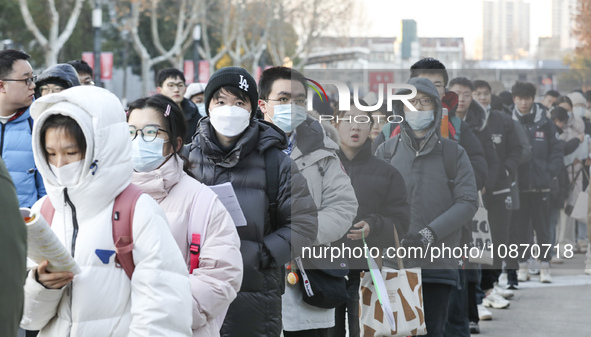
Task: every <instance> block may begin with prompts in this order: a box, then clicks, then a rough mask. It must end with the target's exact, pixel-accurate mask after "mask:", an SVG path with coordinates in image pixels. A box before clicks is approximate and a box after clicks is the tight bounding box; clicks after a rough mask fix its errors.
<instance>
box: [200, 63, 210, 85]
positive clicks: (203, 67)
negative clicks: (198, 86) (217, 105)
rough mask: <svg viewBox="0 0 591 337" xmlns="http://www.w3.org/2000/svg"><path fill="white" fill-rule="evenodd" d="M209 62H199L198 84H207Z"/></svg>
mask: <svg viewBox="0 0 591 337" xmlns="http://www.w3.org/2000/svg"><path fill="white" fill-rule="evenodd" d="M209 76H210V75H209V61H199V82H201V83H207V82H209Z"/></svg>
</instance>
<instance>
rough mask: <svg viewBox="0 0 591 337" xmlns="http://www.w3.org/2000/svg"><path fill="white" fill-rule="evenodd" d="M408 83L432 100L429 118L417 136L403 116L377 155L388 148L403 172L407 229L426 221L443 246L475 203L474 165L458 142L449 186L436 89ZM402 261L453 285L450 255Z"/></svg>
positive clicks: (456, 239) (456, 237) (452, 240)
mask: <svg viewBox="0 0 591 337" xmlns="http://www.w3.org/2000/svg"><path fill="white" fill-rule="evenodd" d="M408 84H411V85H414V86H415V87H416V89H417V91H420V92H422V93H425V94H426V95H428V96H430V97H431V98H432V99H433V100H434V101H435V103H436V107H435V110H434V114H435V116H434V122H433V123H432V124H431V127H430V128H429V130H428V132H427V134H426V135H425V136H424V137H423V138H422V139H421V140H417V139H416V137H415V135H414V131H413V130H412V129H411V128H410V126H409V125H408V122H406V121H404V122H402V123H401V129H402V130H401V133H400V134H399V135H397V136H395V137H393V138H390V139H389V140H387V141H386V142H385V143H383V144H382V145H380V146H379V147H378V149H377V152H376V157H378V158H381V159H386V153H393V154H394V155H393V156H392V158H389V162H390V163H391V164H392V165H393V166H394V167H395V168H396V169H397V170H398V171H399V172H400V174H402V176H403V177H404V181H405V184H406V191H407V193H408V203H409V204H410V227H409V230H408V233H409V234H416V233H418V232H419V231H420V230H422V229H424V228H426V227H428V228H429V229H430V230H431V231H432V232H433V233H434V235H435V238H436V241H435V242H434V243H433V244H432V246H439V247H441V246H442V244H445V246H446V247H457V246H459V243H460V236H461V228H462V226H463V225H464V224H466V223H468V222H469V221H471V220H472V218H473V216H474V214H475V213H476V210H477V209H478V194H477V190H476V181H475V179H474V171H473V170H472V166H471V165H470V161H469V159H468V155H467V154H466V151H465V150H464V149H463V148H462V147H461V146H458V147H457V151H456V156H457V164H456V171H457V175H456V178H455V183H454V186H453V189H450V187H449V186H448V183H447V182H448V179H447V175H446V173H445V169H444V165H443V156H442V150H443V145H442V142H443V141H444V140H443V139H442V137H441V134H440V125H441V114H442V108H441V101H440V99H439V95H438V93H437V89H436V88H435V85H433V83H432V82H431V81H429V80H428V79H425V78H419V77H416V78H411V79H410V80H409V81H408ZM400 93H403V92H400ZM395 111H396V112H397V113H398V112H400V111H402V103H399V104H396V106H395ZM399 141H400V144H398V145H399V146H398V148H397V150H396V152H395V153H394V147H395V146H396V142H399ZM417 143H418V144H417ZM446 155H449V154H446ZM384 264H385V265H387V266H389V267H394V268H396V266H397V263H396V261H395V260H394V259H384ZM406 265H407V266H408V267H411V266H417V267H421V268H423V271H422V276H423V283H443V284H449V285H453V286H455V285H456V283H457V278H458V272H457V270H456V269H457V268H458V262H457V260H455V259H453V258H440V259H434V262H433V263H430V259H429V258H427V259H425V260H422V259H413V260H409V261H408V262H407V264H406ZM433 268H438V269H433Z"/></svg>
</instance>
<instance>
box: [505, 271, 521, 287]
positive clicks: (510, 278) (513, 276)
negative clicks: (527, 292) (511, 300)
mask: <svg viewBox="0 0 591 337" xmlns="http://www.w3.org/2000/svg"><path fill="white" fill-rule="evenodd" d="M507 289H512V290H517V289H519V281H518V280H517V270H515V269H507Z"/></svg>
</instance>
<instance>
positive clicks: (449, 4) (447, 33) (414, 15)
mask: <svg viewBox="0 0 591 337" xmlns="http://www.w3.org/2000/svg"><path fill="white" fill-rule="evenodd" d="M359 1H361V3H362V4H363V5H364V14H365V17H366V18H367V19H368V20H367V21H370V22H372V23H371V24H370V25H369V27H368V28H367V29H368V34H369V35H372V36H384V37H385V36H388V37H391V36H398V35H399V34H400V33H399V31H400V20H402V19H414V20H415V21H417V30H418V35H419V37H463V38H464V41H465V44H466V57H467V58H471V57H472V54H473V50H474V47H475V46H476V44H481V43H482V42H481V39H482V2H483V1H482V0H414V1H409V0H359ZM525 2H529V3H530V45H531V46H537V44H538V37H540V36H550V35H551V34H552V16H551V9H552V1H551V0H525ZM530 50H531V49H530ZM531 51H533V50H531Z"/></svg>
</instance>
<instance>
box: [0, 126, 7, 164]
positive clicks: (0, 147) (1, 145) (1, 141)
mask: <svg viewBox="0 0 591 337" xmlns="http://www.w3.org/2000/svg"><path fill="white" fill-rule="evenodd" d="M0 124H2V135H1V136H0V157H2V150H3V149H4V130H5V129H6V124H4V123H0Z"/></svg>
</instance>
